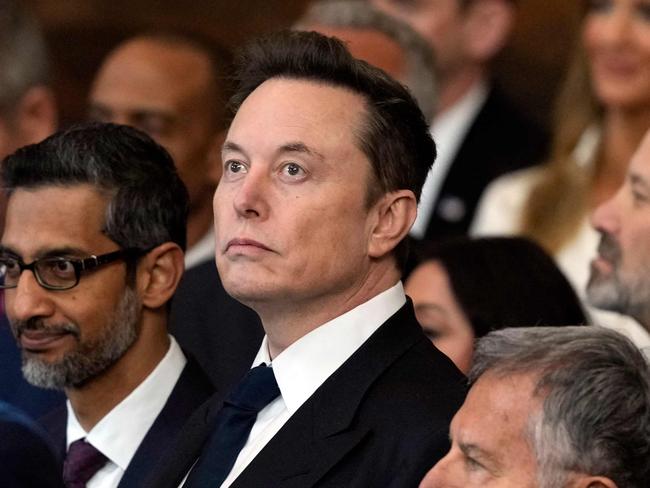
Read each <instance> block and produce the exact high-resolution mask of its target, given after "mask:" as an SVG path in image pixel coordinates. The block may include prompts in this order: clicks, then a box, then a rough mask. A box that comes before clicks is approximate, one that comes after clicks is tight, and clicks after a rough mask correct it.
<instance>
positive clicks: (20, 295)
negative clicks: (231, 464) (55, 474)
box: [0, 124, 212, 487]
mask: <svg viewBox="0 0 650 488" xmlns="http://www.w3.org/2000/svg"><path fill="white" fill-rule="evenodd" d="M2 179H3V181H4V182H5V185H6V187H7V192H8V205H7V218H6V225H5V229H4V234H3V236H2V241H1V246H0V283H1V284H2V285H1V287H2V288H4V291H5V305H6V311H7V315H8V317H9V320H10V322H11V326H12V330H13V332H14V334H15V336H16V338H17V341H18V344H19V346H20V348H21V349H22V356H23V374H24V375H25V377H26V378H27V380H28V381H29V382H31V383H32V384H34V385H37V386H41V387H45V388H57V389H63V390H64V391H65V393H66V396H67V399H68V401H67V408H62V409H61V410H60V411H55V412H53V413H52V414H51V415H49V416H48V417H47V418H46V419H45V421H44V424H45V426H46V428H47V429H48V430H49V432H50V434H51V435H52V437H53V440H54V441H55V442H56V443H57V444H58V447H59V448H60V450H61V454H62V455H63V456H65V462H64V466H63V476H64V479H65V481H66V484H67V486H73V487H77V486H86V483H88V486H96V487H97V486H100V487H116V486H120V487H126V486H134V487H135V486H142V482H143V481H142V480H143V478H144V477H146V476H147V475H148V474H149V472H150V469H151V465H152V464H153V463H154V462H155V461H156V460H157V458H158V457H159V456H160V454H161V453H162V451H163V450H164V449H165V447H166V446H167V445H168V444H169V442H170V441H171V440H172V439H173V438H174V437H175V435H176V434H177V432H178V430H179V429H180V427H181V426H182V424H183V422H184V421H185V419H186V417H187V416H188V415H190V414H191V413H192V411H193V410H194V409H195V408H196V407H197V406H198V405H200V404H201V403H202V402H203V401H204V400H205V399H206V398H207V397H208V396H209V394H210V393H211V392H212V387H211V386H210V383H209V381H208V379H207V377H205V376H204V375H203V373H202V372H201V371H200V369H199V368H198V367H197V366H196V365H195V364H194V363H193V362H192V361H190V360H188V359H187V358H186V357H185V355H184V354H183V352H182V351H181V349H180V347H179V346H178V344H177V343H176V341H175V340H174V338H173V337H171V336H169V335H168V334H167V322H168V302H169V300H170V298H171V297H172V295H173V293H174V291H175V289H176V287H177V285H178V282H179V280H180V278H181V275H182V273H183V252H184V249H185V244H186V237H185V226H186V218H187V209H188V196H187V190H186V188H185V186H184V185H183V183H182V182H181V180H180V179H179V177H178V175H177V173H176V170H175V169H174V163H173V161H172V159H171V158H170V156H169V155H168V154H167V152H166V151H165V150H164V149H162V148H161V147H160V146H158V145H157V144H156V143H154V142H153V141H152V140H151V139H150V138H149V137H148V136H146V135H144V134H143V133H141V132H139V131H137V130H135V129H131V128H128V127H125V126H118V125H113V124H91V125H87V126H80V127H75V128H72V129H69V130H67V131H63V132H59V133H57V134H55V135H53V136H51V137H49V138H47V139H46V140H44V141H43V142H41V143H39V144H35V145H31V146H27V147H24V148H22V149H20V150H18V151H17V152H16V153H15V154H13V155H12V156H10V157H8V158H7V159H6V160H5V162H4V166H3V168H2Z"/></svg>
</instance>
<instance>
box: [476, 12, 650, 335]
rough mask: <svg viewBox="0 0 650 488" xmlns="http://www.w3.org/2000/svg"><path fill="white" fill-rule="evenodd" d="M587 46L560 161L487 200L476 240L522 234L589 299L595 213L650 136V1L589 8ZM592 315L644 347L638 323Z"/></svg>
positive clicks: (561, 106)
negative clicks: (549, 256) (547, 254)
mask: <svg viewBox="0 0 650 488" xmlns="http://www.w3.org/2000/svg"><path fill="white" fill-rule="evenodd" d="M584 5H585V7H584V16H583V20H582V29H581V38H580V42H579V46H578V50H577V51H578V52H577V53H576V55H575V57H574V60H573V63H572V65H571V66H570V69H569V72H568V76H567V79H566V82H565V86H564V88H563V90H562V92H561V93H560V96H559V99H558V105H557V108H556V121H555V130H554V135H553V137H554V139H553V147H552V153H551V160H550V161H549V162H548V163H547V164H546V165H545V166H543V167H538V168H533V169H528V170H523V171H519V172H516V173H512V174H510V175H506V176H504V177H502V178H500V179H498V180H496V181H495V182H494V183H493V184H492V185H490V187H489V188H488V190H487V191H486V193H485V196H484V197H483V200H482V202H481V204H480V207H479V211H478V213H477V217H476V219H475V221H474V224H473V226H472V233H473V234H474V235H498V234H522V235H525V236H528V237H530V238H532V239H533V240H535V241H537V242H538V243H540V244H541V245H542V246H543V247H544V248H545V249H546V250H547V251H549V252H550V253H551V254H552V255H553V256H554V257H555V258H556V260H557V262H558V265H559V266H560V268H561V269H562V270H563V271H564V272H565V274H566V275H567V277H568V278H569V280H570V281H571V282H572V284H573V285H574V287H575V288H576V290H577V291H578V293H579V294H580V296H581V297H584V290H585V285H586V282H587V279H588V276H589V261H590V260H591V258H592V257H593V256H594V255H595V250H596V247H597V245H598V234H597V233H596V231H595V230H593V229H592V228H591V226H590V224H589V214H590V213H591V211H592V210H593V209H594V208H596V206H598V205H599V204H600V203H601V202H603V201H604V200H607V199H608V198H609V197H611V196H612V195H613V194H614V192H615V191H616V190H617V188H618V187H619V186H620V185H621V184H622V183H623V179H624V177H625V172H626V169H627V165H628V162H629V160H630V158H631V156H632V154H633V152H634V150H635V149H636V147H637V146H638V144H639V143H640V142H641V139H642V137H643V135H644V134H645V132H646V131H647V130H648V128H649V127H650V1H648V0H587V1H586V2H585V3H584ZM588 308H589V312H590V313H591V315H592V317H593V319H594V321H595V322H596V323H599V324H603V325H607V326H610V327H614V328H617V329H621V330H623V331H624V332H625V333H627V334H628V335H629V336H630V337H631V338H632V339H633V340H635V342H636V343H637V344H638V345H640V346H647V345H650V336H648V334H647V333H646V332H645V331H644V330H643V329H642V328H641V327H640V326H639V325H638V324H637V323H636V322H634V321H633V320H632V319H630V318H628V317H624V316H620V315H617V314H614V313H612V312H603V311H598V310H595V309H593V308H590V307H588Z"/></svg>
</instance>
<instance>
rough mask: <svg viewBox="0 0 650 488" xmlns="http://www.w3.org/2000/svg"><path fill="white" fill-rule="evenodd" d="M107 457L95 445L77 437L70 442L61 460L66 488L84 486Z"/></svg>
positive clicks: (82, 487) (81, 487)
mask: <svg viewBox="0 0 650 488" xmlns="http://www.w3.org/2000/svg"><path fill="white" fill-rule="evenodd" d="M106 461H108V458H107V457H106V456H104V455H103V454H102V453H101V452H99V451H98V450H97V449H95V447H94V446H93V445H91V444H89V443H87V442H86V440H85V439H79V440H77V441H74V442H73V443H72V444H70V448H69V449H68V454H67V455H66V457H65V461H64V462H63V481H64V482H65V486H67V487H68V488H85V486H86V483H87V482H88V480H89V479H90V478H92V477H93V476H94V475H95V473H96V472H97V471H99V470H100V469H101V467H102V466H104V464H106Z"/></svg>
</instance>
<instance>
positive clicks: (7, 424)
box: [0, 402, 63, 488]
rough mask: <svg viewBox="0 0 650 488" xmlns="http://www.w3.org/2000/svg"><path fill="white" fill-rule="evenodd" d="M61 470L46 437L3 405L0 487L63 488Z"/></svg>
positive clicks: (1, 415)
mask: <svg viewBox="0 0 650 488" xmlns="http://www.w3.org/2000/svg"><path fill="white" fill-rule="evenodd" d="M61 469H62V468H61V463H60V460H59V459H57V457H56V455H55V453H54V449H53V448H52V447H51V446H50V445H49V443H48V440H47V438H46V436H45V433H44V432H41V431H40V429H39V427H38V426H37V425H36V424H35V423H34V422H33V421H30V420H29V419H28V417H27V416H26V415H23V414H22V413H21V412H18V411H17V410H15V409H14V408H13V407H12V406H10V405H9V404H6V403H3V402H0V486H2V487H3V488H63V480H62V479H61Z"/></svg>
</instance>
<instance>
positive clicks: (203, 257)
mask: <svg viewBox="0 0 650 488" xmlns="http://www.w3.org/2000/svg"><path fill="white" fill-rule="evenodd" d="M214 239H215V237H214V228H213V227H210V230H209V231H208V232H207V233H206V234H205V235H204V236H203V237H201V239H200V240H199V241H198V242H197V243H196V244H194V245H193V246H192V247H190V248H189V249H188V250H187V251H185V269H186V270H187V269H189V268H193V267H195V266H198V265H199V264H203V263H205V262H206V261H210V260H212V259H214V249H215V240H214Z"/></svg>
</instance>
